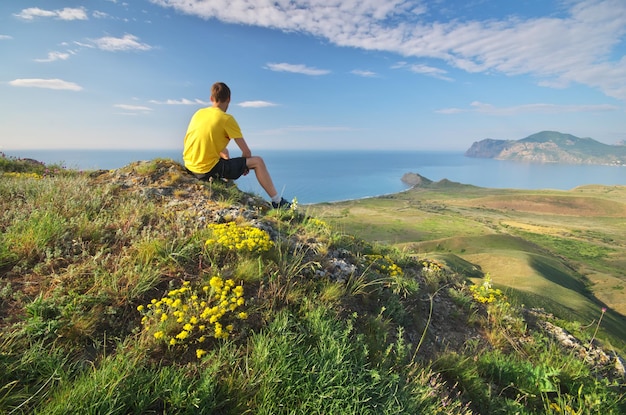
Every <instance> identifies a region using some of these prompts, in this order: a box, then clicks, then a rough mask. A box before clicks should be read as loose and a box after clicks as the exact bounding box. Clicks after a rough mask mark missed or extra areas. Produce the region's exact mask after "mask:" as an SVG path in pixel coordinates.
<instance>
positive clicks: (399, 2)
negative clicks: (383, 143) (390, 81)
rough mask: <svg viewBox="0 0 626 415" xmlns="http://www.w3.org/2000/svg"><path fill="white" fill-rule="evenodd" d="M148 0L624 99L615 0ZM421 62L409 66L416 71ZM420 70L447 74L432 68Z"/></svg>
mask: <svg viewBox="0 0 626 415" xmlns="http://www.w3.org/2000/svg"><path fill="white" fill-rule="evenodd" d="M150 1H151V2H152V3H154V4H157V5H160V6H163V7H170V8H173V9H175V10H177V11H180V12H182V13H186V14H191V15H196V16H199V17H201V18H204V19H211V18H215V19H219V20H221V21H224V22H228V23H239V24H248V25H254V26H261V27H267V28H273V29H278V30H282V31H295V32H301V33H307V34H310V35H312V36H316V37H320V38H324V39H327V40H328V41H329V42H331V43H333V44H335V45H339V46H347V47H355V48H360V49H364V50H380V51H387V52H393V53H398V54H400V55H402V56H405V57H407V58H429V59H437V60H440V61H441V62H442V63H444V64H446V65H449V66H451V67H454V68H458V69H462V70H464V71H467V72H486V73H490V72H500V73H503V74H506V75H520V74H528V75H532V76H534V77H535V78H537V79H538V81H549V82H550V84H552V85H561V86H563V85H568V84H570V83H579V84H584V85H588V86H591V87H594V88H598V89H600V90H601V91H603V92H604V93H605V94H606V95H608V96H612V97H615V98H619V99H622V100H626V87H625V85H626V58H624V57H623V54H621V53H617V54H616V53H614V52H615V49H616V47H617V46H618V45H620V44H622V43H621V42H622V41H623V38H624V36H625V35H626V2H624V1H623V0H568V1H563V2H562V5H563V10H562V12H561V13H559V15H553V16H550V17H532V18H522V17H506V18H502V19H500V20H497V19H487V20H466V19H454V18H452V19H450V20H439V21H432V20H428V19H432V16H433V15H437V13H436V12H437V10H436V9H435V8H438V7H442V6H441V5H440V4H439V3H440V2H428V3H427V4H423V5H419V6H416V4H415V2H412V1H406V0H386V1H379V0H362V1H345V2H340V1H336V0H316V1H311V0H292V1H278V2H272V3H271V4H269V5H268V3H265V2H256V1H253V0H242V1H237V2H233V1H231V0H212V1H210V2H208V1H205V0H150ZM428 8H432V10H429V9H428ZM430 11H432V12H433V13H428V12H430ZM277 68H280V67H277ZM286 68H289V67H286ZM428 68H429V67H420V66H418V67H416V68H415V69H416V70H418V71H419V70H420V69H421V70H422V72H419V73H424V72H423V71H424V70H427V69H428ZM273 70H274V69H273ZM276 70H281V69H276ZM282 70H288V69H282ZM290 71H292V72H295V71H297V68H291V70H290ZM426 74H427V75H430V76H435V77H439V78H441V79H446V78H447V75H445V73H439V72H437V71H434V72H427V73H426Z"/></svg>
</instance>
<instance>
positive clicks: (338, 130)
mask: <svg viewBox="0 0 626 415" xmlns="http://www.w3.org/2000/svg"><path fill="white" fill-rule="evenodd" d="M0 56H2V59H1V62H2V63H0V151H1V150H16V149H17V150H19V149H64V148H78V149H97V148H111V149H176V148H180V147H182V139H183V136H184V133H185V129H186V127H187V123H188V121H189V119H190V117H191V116H192V114H193V113H194V112H195V111H196V110H197V109H198V108H200V107H202V106H206V105H209V94H210V86H211V84H212V83H213V82H215V81H223V82H226V83H227V84H228V85H229V86H230V87H231V89H232V92H233V96H232V102H231V106H230V108H229V112H230V113H232V114H233V115H235V117H236V118H237V120H238V121H239V123H240V125H241V128H242V131H243V133H244V137H245V138H246V140H247V141H248V143H249V145H250V147H251V148H252V150H253V152H254V151H255V149H278V148H285V149H308V148H315V149H333V148H338V149H390V150H402V149H407V150H413V149H416V150H434V149H437V150H439V149H441V150H465V149H467V148H469V146H470V145H471V144H472V143H473V142H474V141H478V140H481V139H484V138H498V139H520V138H524V137H526V136H528V135H530V134H533V133H536V132H539V131H543V130H555V131H561V132H564V133H569V134H574V135H576V136H579V137H592V138H594V139H596V140H598V141H601V142H603V143H606V144H615V143H617V142H619V141H621V140H626V1H624V0H581V1H576V0H516V1H501V0H428V1H419V0H406V1H405V0H210V1H201V0H134V1H132V2H131V1H122V0H91V1H88V2H81V1H75V0H74V1H71V0H67V1H60V0H59V1H56V0H42V1H36V0H32V1H29V0H19V1H18V0H4V1H2V2H1V3H0Z"/></svg>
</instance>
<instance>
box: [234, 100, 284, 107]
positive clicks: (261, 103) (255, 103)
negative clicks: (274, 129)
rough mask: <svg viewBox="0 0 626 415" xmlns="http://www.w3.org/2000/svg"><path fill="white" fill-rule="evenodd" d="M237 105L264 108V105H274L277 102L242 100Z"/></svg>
mask: <svg viewBox="0 0 626 415" xmlns="http://www.w3.org/2000/svg"><path fill="white" fill-rule="evenodd" d="M237 105H238V106H240V107H243V108H266V107H275V106H277V105H278V104H274V103H273V102H268V101H243V102H240V103H239V104H237Z"/></svg>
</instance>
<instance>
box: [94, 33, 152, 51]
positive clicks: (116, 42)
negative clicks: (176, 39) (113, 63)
mask: <svg viewBox="0 0 626 415" xmlns="http://www.w3.org/2000/svg"><path fill="white" fill-rule="evenodd" d="M93 42H94V44H95V45H96V46H97V47H98V48H100V49H102V50H106V51H108V52H118V51H129V50H150V49H152V46H150V45H148V44H146V43H141V42H139V38H138V37H137V36H134V35H129V34H125V35H124V36H123V37H112V36H105V37H101V38H100V39H96V40H94V41H93Z"/></svg>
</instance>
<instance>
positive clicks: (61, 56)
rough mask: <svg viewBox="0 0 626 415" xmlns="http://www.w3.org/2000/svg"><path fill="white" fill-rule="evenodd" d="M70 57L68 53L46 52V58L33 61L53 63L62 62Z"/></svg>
mask: <svg viewBox="0 0 626 415" xmlns="http://www.w3.org/2000/svg"><path fill="white" fill-rule="evenodd" d="M69 57H70V54H69V53H64V52H48V57H47V58H42V59H35V62H54V61H59V60H61V61H64V60H67V59H68V58H69Z"/></svg>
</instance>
